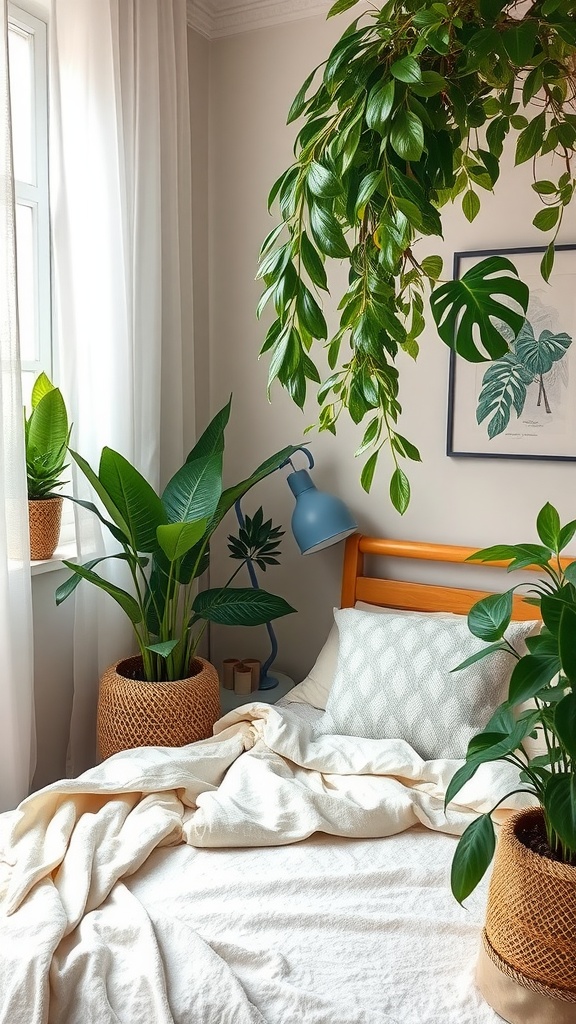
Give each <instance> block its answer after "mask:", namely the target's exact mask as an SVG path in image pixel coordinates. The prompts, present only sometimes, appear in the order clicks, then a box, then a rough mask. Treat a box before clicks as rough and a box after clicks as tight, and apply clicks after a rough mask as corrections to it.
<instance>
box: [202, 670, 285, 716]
mask: <svg viewBox="0 0 576 1024" xmlns="http://www.w3.org/2000/svg"><path fill="white" fill-rule="evenodd" d="M272 675H274V676H275V677H276V679H277V680H278V686H275V687H274V689H272V690H254V692H253V693H242V694H240V693H234V690H225V689H224V687H223V686H221V687H220V704H221V706H222V714H223V715H225V714H227V712H228V711H233V710H234V709H235V708H239V707H241V706H242V704H252V702H253V701H255V700H257V701H260V702H262V701H263V702H264V703H265V704H275V703H276V701H277V700H280V698H281V697H285V696H286V694H287V693H288V692H289V691H290V690H291V689H292V687H293V686H294V680H293V679H290V676H286V675H284V673H283V672H276V670H273V672H272Z"/></svg>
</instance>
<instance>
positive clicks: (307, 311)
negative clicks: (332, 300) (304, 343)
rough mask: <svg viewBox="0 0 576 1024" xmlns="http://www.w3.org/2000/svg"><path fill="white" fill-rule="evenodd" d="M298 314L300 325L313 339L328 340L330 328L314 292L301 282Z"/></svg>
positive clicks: (297, 307) (297, 300) (297, 304)
mask: <svg viewBox="0 0 576 1024" xmlns="http://www.w3.org/2000/svg"><path fill="white" fill-rule="evenodd" d="M296 312H297V314H298V318H299V320H300V323H301V324H302V326H303V327H304V328H305V329H306V330H307V331H308V333H309V334H310V335H312V337H313V338H320V339H322V340H323V341H324V340H326V338H327V337H328V328H327V326H326V321H325V319H324V314H323V313H322V310H321V309H320V306H319V305H318V303H317V302H316V299H315V298H314V296H313V295H312V292H311V291H310V290H309V289H308V288H307V287H306V285H305V284H303V283H302V282H300V288H299V290H298V295H297V297H296Z"/></svg>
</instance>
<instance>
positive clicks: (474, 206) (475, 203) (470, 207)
mask: <svg viewBox="0 0 576 1024" xmlns="http://www.w3.org/2000/svg"><path fill="white" fill-rule="evenodd" d="M462 211H463V213H464V216H465V217H466V220H468V221H470V223H472V221H473V220H474V219H475V217H477V216H478V214H479V213H480V200H479V198H478V196H477V195H476V193H475V192H473V191H472V189H471V188H469V189H468V191H467V192H465V193H464V196H463V197H462Z"/></svg>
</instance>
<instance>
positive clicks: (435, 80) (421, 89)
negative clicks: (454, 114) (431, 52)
mask: <svg viewBox="0 0 576 1024" xmlns="http://www.w3.org/2000/svg"><path fill="white" fill-rule="evenodd" d="M447 89H448V84H447V82H446V79H445V78H444V76H443V75H440V74H438V72H437V71H423V72H422V76H421V80H420V82H414V83H412V92H413V93H415V95H416V96H424V97H427V96H436V95H437V94H438V93H439V92H444V91H447Z"/></svg>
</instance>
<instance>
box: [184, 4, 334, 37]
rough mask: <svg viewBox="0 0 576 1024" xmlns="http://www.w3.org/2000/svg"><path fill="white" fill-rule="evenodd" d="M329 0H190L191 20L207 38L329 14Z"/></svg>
mask: <svg viewBox="0 0 576 1024" xmlns="http://www.w3.org/2000/svg"><path fill="white" fill-rule="evenodd" d="M329 9H330V0H187V3H186V12H187V19H188V24H189V26H190V27H191V28H193V29H196V31H197V32H200V33H201V34H202V35H203V36H205V37H206V38H207V39H217V38H219V37H220V36H228V35H233V34H234V33H236V32H248V31H250V30H253V29H257V28H265V27H267V26H269V25H281V24H285V23H286V22H288V21H298V20H300V19H301V18H311V17H313V16H314V15H317V14H322V15H326V14H327V12H328V10H329Z"/></svg>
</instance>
